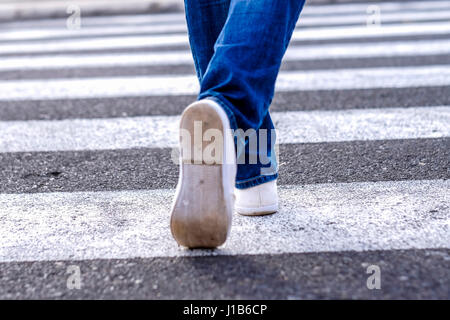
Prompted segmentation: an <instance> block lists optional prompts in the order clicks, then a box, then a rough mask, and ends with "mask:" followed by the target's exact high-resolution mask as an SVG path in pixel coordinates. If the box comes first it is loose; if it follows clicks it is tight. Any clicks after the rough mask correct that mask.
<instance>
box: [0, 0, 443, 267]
mask: <svg viewBox="0 0 450 320" xmlns="http://www.w3.org/2000/svg"><path fill="white" fill-rule="evenodd" d="M369 5H373V3H356V4H355V3H354V4H334V5H317V6H307V7H306V9H305V12H304V18H302V19H301V20H300V21H299V24H298V28H297V29H296V30H295V32H294V34H293V40H295V41H296V43H295V44H294V45H292V46H291V47H290V48H289V49H288V51H287V53H286V56H285V58H284V61H316V62H317V63H320V61H322V60H327V59H328V60H333V61H336V62H337V63H338V62H339V61H340V59H362V58H374V59H376V58H393V57H396V58H399V59H402V58H404V57H405V58H408V59H409V58H417V57H429V58H430V59H431V58H433V57H434V56H439V57H446V56H448V55H450V40H449V38H446V36H450V21H445V19H449V20H450V2H448V1H407V2H400V1H397V2H382V3H379V4H376V5H377V6H379V8H380V10H381V12H382V15H381V17H380V18H381V22H382V23H381V26H379V27H367V26H366V25H365V23H366V21H367V15H368V12H367V8H368V6H369ZM64 23H65V21H63V20H48V21H46V20H42V21H35V22H33V21H30V22H23V23H10V24H5V26H9V27H8V28H3V30H1V31H0V110H1V108H3V107H7V106H8V105H9V104H10V103H20V102H21V101H26V102H30V101H31V102H36V104H34V105H33V106H36V108H37V107H39V106H42V105H44V106H50V105H51V103H52V102H54V101H59V100H60V101H66V102H68V105H65V104H64V105H63V103H61V105H60V106H55V107H54V109H53V110H54V112H55V114H57V116H54V117H52V115H48V116H49V117H48V119H49V120H35V119H34V118H33V117H36V116H35V115H30V118H31V119H30V120H23V121H5V120H2V119H0V166H2V171H3V172H2V173H0V179H2V178H3V177H6V178H4V180H2V183H3V184H4V185H5V187H4V189H2V190H5V191H4V192H3V193H0V234H1V237H2V241H1V244H0V262H5V263H8V262H18V261H19V262H20V261H53V260H89V259H125V258H134V257H175V256H198V255H243V254H279V253H303V252H329V251H330V252H341V251H366V250H395V249H421V248H449V243H450V232H449V231H450V210H449V207H450V193H449V190H450V182H449V180H448V165H449V163H448V162H447V163H438V162H437V161H436V163H434V162H433V159H434V157H433V156H432V155H430V157H429V158H427V159H420V160H419V164H416V163H413V164H411V167H412V166H413V165H414V166H418V167H419V168H421V167H423V166H425V164H426V163H428V162H429V163H431V164H432V165H431V166H430V167H432V169H428V167H427V169H428V170H435V171H436V172H438V173H439V174H440V175H439V174H438V173H433V174H431V173H430V177H427V178H425V179H424V178H423V176H421V178H416V177H415V176H414V174H416V173H417V171H419V169H417V170H416V167H414V170H416V171H414V170H413V169H411V175H410V176H408V178H407V180H404V179H403V180H400V181H385V180H386V178H385V176H383V177H381V178H379V179H378V180H374V181H372V180H369V179H368V181H363V182H355V181H359V180H352V179H348V181H344V182H342V180H339V181H338V182H334V181H331V182H330V183H320V184H303V183H302V181H298V184H297V185H281V186H280V198H281V204H282V207H281V210H280V212H279V213H278V214H277V215H273V216H267V217H258V218H255V219H249V218H244V217H241V216H235V219H234V222H233V229H232V233H231V237H230V239H229V241H228V242H227V243H226V245H225V246H224V247H222V248H220V249H219V250H216V251H187V250H182V249H180V248H179V247H178V246H177V245H176V243H175V241H174V240H173V239H172V237H171V235H170V230H169V207H170V204H171V200H172V197H173V194H174V190H172V189H169V188H170V186H167V187H165V188H164V189H157V190H128V189H126V190H123V188H122V187H121V188H122V189H121V188H118V189H117V190H116V189H114V188H112V189H111V188H105V189H102V190H104V191H93V189H89V190H87V191H86V190H85V189H79V190H78V189H77V187H76V183H75V184H74V185H75V186H74V187H73V189H74V190H73V191H71V192H49V190H50V191H53V190H59V189H51V188H49V189H45V188H41V189H39V188H40V187H41V185H40V182H39V183H36V184H35V185H33V188H31V189H30V190H28V189H26V188H25V189H23V188H22V189H21V188H19V187H20V186H19V187H18V186H17V185H16V182H17V181H19V182H20V181H23V179H26V177H28V176H30V177H33V175H34V176H37V177H38V178H39V179H44V178H45V177H44V176H43V175H40V171H39V170H44V169H42V168H36V167H27V169H26V170H25V171H24V172H22V171H20V170H21V168H22V167H25V166H26V165H27V164H28V162H30V161H32V160H30V159H33V157H34V156H35V155H36V154H37V153H48V154H46V155H44V156H45V157H55V158H52V160H51V161H53V162H54V163H52V165H54V166H55V167H58V168H59V167H61V168H65V166H66V165H67V164H64V163H63V162H62V160H60V159H58V158H57V157H56V155H61V154H63V153H64V152H85V151H89V152H91V153H92V154H96V153H97V152H100V151H105V150H113V151H117V150H120V151H121V152H124V153H127V152H129V150H131V149H145V148H158V149H160V148H175V147H176V146H177V143H178V142H177V140H178V138H177V128H178V119H179V116H173V115H171V114H173V113H163V115H158V116H156V115H155V116H142V115H140V116H135V117H128V116H126V109H127V106H126V105H125V106H123V107H122V109H121V111H122V110H123V113H124V114H125V115H121V114H120V113H118V114H117V115H116V116H115V117H104V118H89V117H88V118H86V119H78V118H75V119H74V118H72V117H71V116H67V118H65V117H64V112H68V111H67V110H69V109H70V108H72V107H75V106H76V105H77V104H81V103H86V101H87V103H89V101H91V100H92V106H93V104H94V102H93V101H94V100H98V101H100V104H101V103H102V101H107V99H115V98H118V99H125V98H130V97H131V98H149V97H152V98H154V97H163V98H165V100H162V101H163V102H162V103H165V104H170V103H174V102H173V101H175V98H180V97H182V96H185V95H188V96H194V95H196V94H197V93H198V90H199V84H198V80H197V78H196V76H195V75H194V74H175V73H171V74H165V75H162V74H156V75H146V76H142V75H139V76H137V75H130V74H126V75H118V76H103V77H102V76H97V77H86V78H84V77H77V78H70V79H69V78H58V77H57V76H56V75H58V70H60V69H73V70H77V69H79V68H89V69H96V68H99V69H101V68H104V69H108V70H111V69H114V68H117V67H139V66H148V67H151V68H153V67H155V68H156V67H158V68H164V67H167V68H170V67H172V66H177V65H189V66H192V65H193V61H192V56H191V54H190V52H188V51H187V50H186V49H181V50H178V51H174V50H170V48H168V49H166V48H165V47H166V46H177V45H186V46H187V45H188V37H187V34H186V25H185V23H184V16H183V14H181V13H175V14H161V15H141V16H116V17H92V18H83V27H82V29H81V30H79V31H69V30H65V29H64ZM354 24H356V25H354ZM13 26H17V28H15V27H13ZM36 26H38V27H36ZM302 27H304V28H302ZM166 33H167V34H166ZM428 36H430V37H428ZM431 36H439V37H441V38H435V39H433V38H432V37H431ZM72 37H73V38H72ZM395 37H412V39H395ZM380 38H382V40H380ZM361 39H364V40H367V39H373V41H372V40H371V41H369V42H367V41H366V42H360V40H361ZM309 40H333V41H337V42H333V44H330V43H324V44H313V45H312V44H302V41H305V42H306V41H309ZM341 40H345V42H344V41H343V42H342V43H341V42H339V41H341ZM157 47H164V48H161V49H160V50H164V51H160V52H158V51H155V50H152V49H153V48H157ZM136 48H148V52H143V51H140V52H128V50H129V51H131V50H132V49H136ZM116 49H117V50H123V52H122V53H114V52H109V50H116ZM95 50H97V51H102V52H101V53H98V52H96V53H92V51H95ZM16 55H18V56H16ZM367 60H369V59H367ZM446 63H447V62H437V63H435V64H432V65H417V64H411V65H405V66H377V67H358V68H350V67H347V68H339V69H331V70H322V69H321V70H295V69H294V70H289V71H282V72H281V73H280V75H279V77H278V80H277V86H276V90H277V92H280V93H305V92H317V95H318V99H317V102H316V107H317V108H316V109H314V110H310V111H301V110H306V109H301V108H300V107H299V108H298V110H297V111H277V112H272V113H271V114H272V116H273V120H274V123H275V126H276V127H277V129H278V143H279V144H281V145H283V147H286V148H291V147H293V145H294V144H296V145H298V144H301V145H304V144H324V145H327V144H333V143H349V144H355V145H356V144H357V143H359V142H374V141H378V142H379V141H388V142H392V141H394V140H395V141H404V142H408V143H410V142H411V141H413V142H414V140H425V139H430V140H432V141H438V140H439V139H441V140H442V141H444V142H443V143H446V144H448V141H449V140H448V139H449V138H450V125H449V123H450V105H448V104H442V103H434V100H436V101H438V99H437V98H440V97H432V96H431V97H430V100H431V102H430V103H429V104H426V105H423V104H422V105H420V104H419V105H414V106H412V107H411V106H410V105H411V104H409V106H410V107H401V106H396V105H392V106H389V107H388V108H387V107H386V108H383V107H382V106H381V105H380V106H378V107H377V108H373V107H371V108H365V107H362V108H360V109H342V110H333V106H332V105H324V104H325V103H328V102H324V101H323V100H321V99H320V94H321V93H320V92H321V91H324V90H327V91H330V92H337V93H339V92H343V91H355V92H357V91H358V92H362V91H364V90H372V89H394V90H397V89H398V90H400V89H402V90H414V89H417V88H421V89H422V90H424V91H426V90H427V89H428V88H432V87H433V88H435V87H442V88H444V89H443V91H445V90H448V89H447V88H448V87H450V65H449V64H446ZM29 70H33V71H36V70H37V71H38V72H40V71H41V70H50V71H51V72H53V71H54V73H55V78H52V77H49V76H48V74H47V76H43V77H42V78H37V79H33V80H30V79H22V78H20V77H18V78H15V79H14V80H7V79H1V77H2V72H13V73H14V72H19V71H20V72H27V71H29ZM180 73H182V72H180ZM355 94H357V93H355ZM385 98H386V97H385V96H377V97H376V98H373V99H377V101H376V102H375V104H376V103H378V102H382V101H383V99H385ZM299 100H300V99H299ZM80 101H82V102H80ZM98 101H97V102H96V103H99V102H98ZM105 103H106V102H105ZM302 103H303V101H298V105H299V106H301V104H302ZM106 104H107V103H106ZM154 107H155V108H156V107H161V106H154ZM291 107H292V106H291ZM293 107H294V109H293V108H289V110H295V107H296V106H293ZM30 108H32V107H30ZM64 110H66V111H64ZM0 114H1V113H0ZM164 114H166V115H164ZM441 140H439V141H441ZM413 142H412V143H413ZM369 147H370V146H369ZM377 148H379V149H378V150H376V151H374V152H382V151H383V148H384V146H383V145H379V146H377ZM443 149H445V146H442V149H439V150H443ZM432 150H435V149H432ZM439 150H438V151H439ZM415 151H417V150H412V151H411V155H410V154H408V155H407V157H408V156H411V157H413V156H414V154H413V153H414V152H415ZM438 151H436V152H438ZM363 152H364V151H363V150H361V153H363ZM402 152H403V151H402ZM16 153H17V157H18V158H17V159H18V160H17V159H16V160H15V161H16V162H14V163H6V162H5V161H6V160H4V159H6V158H7V157H10V158H11V157H14V156H16ZM20 153H23V155H21V154H20ZM434 155H436V153H434ZM40 156H41V157H42V154H40ZM329 156H330V157H333V155H329ZM358 156H360V155H359V154H356V153H354V154H351V155H350V157H354V158H357V157H358ZM364 156H366V154H364V153H363V155H362V157H364ZM3 157H5V158H3ZM393 158H395V157H394V156H393ZM86 161H91V160H86ZM92 161H93V162H94V161H96V160H92ZM298 162H300V161H298ZM296 164H297V165H298V168H293V169H292V168H291V169H292V170H291V171H296V172H297V171H300V170H301V169H302V164H301V163H296ZM160 165H161V166H164V165H165V164H164V163H161V164H160ZM317 166H320V163H318V164H317ZM399 166H400V164H399ZM433 166H434V167H433ZM443 168H444V169H443ZM445 168H447V173H445V172H444V171H445ZM294 169H295V170H294ZM347 169H348V171H351V170H354V168H347ZM369 169H371V168H369ZM377 169H378V168H377ZM384 169H385V168H384V167H383V166H381V165H380V168H379V170H380V171H382V170H384ZM45 170H47V168H45ZM61 170H64V169H61ZM80 170H81V169H80ZM324 170H329V169H324ZM371 170H375V169H371ZM439 170H440V171H439ZM19 171H20V172H21V173H18V172H19ZM441 171H442V172H441ZM3 174H4V175H3ZM8 174H9V176H8ZM109 174H111V175H114V174H115V172H113V171H111V172H109ZM19 176H20V177H19ZM343 176H345V173H343ZM24 177H25V178H24ZM71 178H72V179H76V173H75V174H73V177H71ZM149 178H150V179H151V178H152V177H149ZM20 179H22V180H20ZM30 179H31V178H30ZM40 181H41V180H40ZM42 181H44V180H42ZM324 181H329V180H324ZM45 183H50V184H51V180H49V181H46V182H45ZM45 183H43V184H42V185H44V184H45ZM294 183H295V182H294ZM36 190H37V191H38V192H36ZM110 190H115V191H110ZM124 221H126V223H124ZM256 229H257V230H259V232H253V231H254V230H256Z"/></svg>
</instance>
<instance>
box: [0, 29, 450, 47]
mask: <svg viewBox="0 0 450 320" xmlns="http://www.w3.org/2000/svg"><path fill="white" fill-rule="evenodd" d="M448 33H450V24H449V23H447V22H430V23H404V24H392V25H389V24H387V25H381V26H378V27H367V26H340V27H323V28H314V29H297V30H296V31H294V33H293V35H292V39H293V40H296V41H305V40H327V39H352V38H358V37H364V38H373V37H381V36H382V37H391V36H412V35H416V36H420V35H430V34H448ZM188 42H189V41H188V37H187V35H186V34H168V35H148V36H136V35H134V36H133V35H131V36H115V37H108V38H104V37H90V38H86V39H70V38H66V39H63V40H42V41H39V42H27V41H19V42H14V43H6V44H5V43H1V44H0V54H17V53H21V54H24V53H35V52H40V53H46V52H47V53H51V52H59V51H64V52H66V51H67V52H70V51H78V50H86V51H88V50H100V49H101V50H108V49H114V48H122V49H129V48H136V47H161V46H169V45H187V44H188Z"/></svg>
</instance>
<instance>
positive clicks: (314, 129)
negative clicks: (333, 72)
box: [0, 106, 450, 152]
mask: <svg viewBox="0 0 450 320" xmlns="http://www.w3.org/2000/svg"><path fill="white" fill-rule="evenodd" d="M272 117H273V121H274V123H275V124H276V128H277V130H278V131H279V137H278V142H279V143H316V142H336V141H354V140H391V139H415V138H442V137H450V126H449V125H448V124H449V123H450V106H442V107H422V108H420V107H417V108H397V109H396V108H390V109H370V110H345V111H306V112H302V111H298V112H274V113H273V114H272ZM178 119H179V117H178V116H151V117H133V118H115V119H76V120H61V121H55V120H51V121H42V120H40V121H9V122H8V121H5V122H0V132H2V136H3V137H2V140H1V141H0V152H30V151H68V150H107V149H127V148H173V147H176V146H177V145H178V135H177V130H178ZM299 123H301V124H302V126H300V127H299V125H298V124H299ZM386 127H388V128H389V130H385V129H386Z"/></svg>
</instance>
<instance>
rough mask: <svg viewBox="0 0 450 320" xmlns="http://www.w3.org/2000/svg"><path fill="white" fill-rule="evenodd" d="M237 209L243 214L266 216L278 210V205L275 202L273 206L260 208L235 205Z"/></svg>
mask: <svg viewBox="0 0 450 320" xmlns="http://www.w3.org/2000/svg"><path fill="white" fill-rule="evenodd" d="M235 210H236V212H237V213H239V214H240V215H242V216H266V215H269V214H274V213H276V212H277V211H278V205H277V204H274V205H272V206H265V207H260V208H243V207H235Z"/></svg>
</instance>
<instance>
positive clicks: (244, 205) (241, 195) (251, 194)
mask: <svg viewBox="0 0 450 320" xmlns="http://www.w3.org/2000/svg"><path fill="white" fill-rule="evenodd" d="M234 194H235V195H236V203H235V206H234V208H235V210H236V212H237V213H239V214H242V215H244V216H262V215H266V214H271V213H275V212H277V211H278V192H277V181H276V180H273V181H269V182H266V183H263V184H260V185H257V186H254V187H251V188H248V189H235V191H234Z"/></svg>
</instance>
